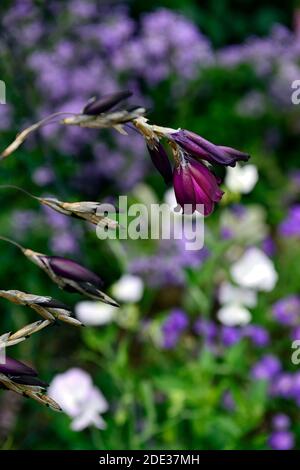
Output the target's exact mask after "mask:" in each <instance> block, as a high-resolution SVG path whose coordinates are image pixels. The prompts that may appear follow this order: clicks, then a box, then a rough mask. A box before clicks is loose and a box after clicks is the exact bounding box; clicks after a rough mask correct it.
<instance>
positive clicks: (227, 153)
mask: <svg viewBox="0 0 300 470" xmlns="http://www.w3.org/2000/svg"><path fill="white" fill-rule="evenodd" d="M169 137H170V139H171V140H173V141H174V142H176V144H177V145H179V147H180V148H181V149H183V150H184V151H185V152H186V153H187V154H189V155H191V156H193V157H195V158H198V159H202V160H207V161H208V162H210V163H218V164H220V165H224V166H235V165H236V163H237V162H238V161H244V162H247V161H248V160H249V158H250V155H248V154H247V153H243V152H240V151H239V150H235V149H233V148H231V147H224V146H220V145H215V144H213V143H212V142H210V141H209V140H206V139H204V138H203V137H201V136H200V135H198V134H196V133H195V132H191V131H187V130H184V129H182V130H179V131H177V132H174V133H172V134H170V136H169Z"/></svg>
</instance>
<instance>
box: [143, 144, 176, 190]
mask: <svg viewBox="0 0 300 470" xmlns="http://www.w3.org/2000/svg"><path fill="white" fill-rule="evenodd" d="M147 148H148V151H149V154H150V157H151V160H152V163H153V165H154V166H155V168H156V169H157V170H158V171H159V173H160V174H161V176H162V177H163V179H164V181H165V183H166V184H168V183H170V182H171V181H172V174H173V172H172V166H171V163H170V160H169V157H168V155H167V152H166V151H165V149H164V147H163V146H162V144H161V143H160V142H159V141H157V142H156V141H153V142H150V143H148V144H147Z"/></svg>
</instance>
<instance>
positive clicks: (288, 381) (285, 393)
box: [271, 372, 295, 398]
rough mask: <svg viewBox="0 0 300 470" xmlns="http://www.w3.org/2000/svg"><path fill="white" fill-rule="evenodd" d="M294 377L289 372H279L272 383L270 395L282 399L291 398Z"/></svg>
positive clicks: (293, 390)
mask: <svg viewBox="0 0 300 470" xmlns="http://www.w3.org/2000/svg"><path fill="white" fill-rule="evenodd" d="M294 392H295V389H294V377H293V374H291V373H289V372H281V373H280V374H278V375H277V376H276V377H275V378H274V381H273V383H272V386H271V394H272V395H273V396H279V397H282V398H293V396H294Z"/></svg>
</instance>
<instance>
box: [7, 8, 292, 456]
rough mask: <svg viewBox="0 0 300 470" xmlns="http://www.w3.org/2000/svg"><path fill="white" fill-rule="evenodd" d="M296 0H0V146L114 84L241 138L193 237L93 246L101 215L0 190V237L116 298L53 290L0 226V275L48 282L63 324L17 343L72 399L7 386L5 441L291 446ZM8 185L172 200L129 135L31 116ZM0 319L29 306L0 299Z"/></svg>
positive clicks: (37, 286)
mask: <svg viewBox="0 0 300 470" xmlns="http://www.w3.org/2000/svg"><path fill="white" fill-rule="evenodd" d="M298 8H300V6H299V5H298V4H297V2H292V1H287V2H285V3H284V5H283V4H282V2H280V1H279V0H277V1H275V0H272V1H271V0H270V1H269V0H261V1H256V0H251V1H250V0H249V1H245V0H243V1H241V0H210V1H202V2H197V1H196V0H195V1H193V0H172V1H167V0H166V1H158V0H151V1H150V0H144V1H143V2H140V1H137V0H132V1H105V0H102V1H97V0H70V1H69V2H59V1H57V0H48V1H47V2H43V1H38V0H36V1H34V0H11V1H5V0H3V1H1V6H0V15H1V28H0V36H1V41H0V79H1V80H3V81H4V82H5V83H6V104H1V105H0V148H1V149H4V148H5V147H6V146H7V145H8V144H9V143H10V141H11V140H13V138H14V137H15V135H16V133H17V132H18V131H19V130H20V129H22V128H24V127H26V126H27V125H29V124H31V123H33V122H35V121H36V120H38V119H40V118H41V117H44V116H46V115H47V114H49V113H51V112H54V111H60V110H64V111H72V112H73V111H75V112H80V110H81V109H82V107H83V105H84V103H85V102H86V101H87V100H88V99H89V98H90V97H91V96H94V95H95V94H96V95H101V94H107V93H111V92H114V91H117V90H120V89H130V90H132V91H133V92H134V97H133V99H132V100H131V101H132V104H138V105H143V106H145V107H146V108H147V109H148V117H149V118H150V119H151V121H152V122H155V123H156V124H160V125H163V126H167V127H174V128H177V127H183V128H186V129H190V130H193V131H195V132H197V133H199V134H200V135H202V136H204V137H205V138H207V139H210V140H212V141H213V142H215V143H217V144H221V145H228V146H232V147H235V148H238V149H240V150H242V151H246V152H249V153H250V154H251V155H252V158H251V160H250V161H249V164H247V165H246V166H244V167H238V169H237V170H229V171H228V172H227V173H225V172H224V173H223V174H222V175H221V176H222V177H224V184H223V186H224V189H225V191H226V195H225V197H224V198H223V201H222V203H221V204H219V205H218V207H217V208H216V210H215V212H214V214H213V215H212V216H210V217H209V218H208V219H206V224H205V229H206V239H205V247H204V248H203V249H202V250H199V251H196V252H193V251H192V252H188V251H186V250H185V246H184V243H183V242H182V241H176V242H175V241H153V240H152V241H151V240H136V241H118V240H111V241H100V240H98V238H97V237H96V233H95V228H94V227H91V226H90V225H87V224H85V223H84V222H81V221H80V220H78V221H77V220H70V219H69V218H66V217H64V216H63V215H59V214H57V213H55V212H53V211H51V210H50V209H49V210H45V208H42V207H40V206H39V205H38V203H37V202H36V201H34V200H32V199H30V198H29V197H26V196H25V195H24V194H21V193H20V192H18V191H16V190H13V189H4V188H1V187H0V198H1V211H0V234H1V235H4V236H9V237H10V238H12V239H13V240H15V241H17V242H19V243H21V244H22V245H23V246H26V247H29V248H32V249H33V250H35V251H38V252H41V253H47V254H52V255H59V256H65V257H69V258H72V259H74V260H77V261H78V262H80V263H82V264H84V265H85V266H88V267H89V268H90V269H93V270H94V271H95V272H97V273H98V274H99V275H100V276H101V277H102V278H103V279H104V281H105V285H106V292H107V293H109V294H111V295H112V296H113V297H114V298H116V299H117V300H119V301H120V303H121V304H122V307H121V308H120V309H118V310H117V311H116V309H112V308H110V307H107V306H104V305H103V304H99V303H98V302H93V301H91V302H89V301H88V302H87V301H86V299H83V298H82V297H81V296H80V295H76V294H75V295H74V294H68V293H65V292H63V291H60V290H59V289H58V288H57V286H56V285H54V284H53V283H51V282H50V281H49V279H48V277H47V276H46V275H45V274H44V273H43V272H42V271H40V270H39V269H38V268H37V267H36V266H34V265H33V264H31V263H30V262H29V261H28V260H27V259H26V258H24V257H22V255H21V254H20V253H19V252H18V250H17V248H15V247H13V246H10V245H8V244H7V243H5V242H4V241H0V243H1V249H0V266H1V267H0V278H1V289H19V290H23V291H26V292H30V293H34V294H40V295H50V296H53V297H54V298H58V299H60V300H62V301H64V302H65V303H67V304H68V305H71V306H72V307H73V308H74V311H75V314H76V316H77V317H78V318H80V319H82V321H84V322H85V323H86V325H87V328H85V329H82V330H79V329H76V328H73V329H72V328H71V327H68V325H64V324H62V325H61V326H53V327H50V328H48V329H46V330H44V331H43V332H40V333H39V334H38V335H34V336H33V337H32V338H30V339H28V340H27V341H25V342H24V343H22V344H20V345H18V346H15V347H12V348H10V350H9V351H8V354H9V355H10V356H12V357H14V358H15V359H19V360H21V361H24V362H26V363H28V364H32V365H33V366H34V367H35V368H36V369H37V370H38V371H39V375H40V377H41V378H42V379H44V380H47V381H48V382H49V383H50V390H49V393H51V395H52V396H53V397H55V399H56V400H57V401H58V402H59V403H61V405H62V406H63V408H64V411H65V413H55V412H53V411H51V410H48V409H47V408H44V407H42V406H39V405H38V404H37V403H35V402H33V401H31V400H25V399H23V398H22V397H19V396H17V395H15V394H13V393H11V392H4V391H1V392H0V393H1V394H0V442H1V447H2V448H3V449H269V448H273V449H290V448H299V447H300V424H299V422H300V420H299V418H300V410H299V406H300V368H299V367H300V366H299V365H297V364H296V363H293V362H297V361H292V353H293V349H292V343H293V341H295V340H297V339H298V340H300V296H299V294H300V292H299V291H300V243H299V239H300V168H299V144H300V141H299V130H300V105H297V104H293V103H292V100H291V95H292V92H293V89H292V83H293V81H294V80H300V9H298ZM0 179H1V184H9V183H10V184H15V185H18V186H20V187H21V188H24V189H26V190H27V191H30V192H31V193H33V194H35V195H37V196H46V195H47V196H54V197H57V198H59V199H60V200H65V201H80V200H97V201H114V200H115V199H116V198H117V197H118V196H119V195H120V194H126V195H128V197H129V200H130V201H131V202H142V203H145V204H151V203H154V202H162V201H167V202H169V203H171V202H170V201H173V199H174V196H173V193H172V188H167V187H166V186H165V184H164V182H163V180H162V179H161V177H160V175H159V174H157V173H156V171H155V170H154V169H153V167H152V165H151V161H149V156H148V154H147V151H146V149H145V145H144V142H143V140H142V139H141V138H140V137H139V135H137V134H133V135H130V137H126V136H121V135H119V134H117V133H116V132H115V131H113V130H105V131H94V130H88V129H79V128H75V127H74V128H68V129H67V128H62V127H59V126H55V125H53V126H47V127H44V128H43V129H42V130H41V131H40V132H39V133H36V134H35V135H32V136H31V137H30V138H29V139H28V141H27V142H26V145H24V146H22V147H21V148H20V149H19V150H18V151H17V152H16V153H15V154H14V155H12V156H11V157H10V158H8V159H7V160H5V161H4V162H2V163H1V166H0ZM0 308H1V317H0V323H1V333H5V332H8V331H15V330H17V329H18V328H21V327H22V326H23V325H25V324H27V323H29V322H31V321H35V320H36V319H37V318H36V316H35V315H34V313H33V312H32V311H30V310H28V309H26V308H25V307H19V306H15V305H13V304H10V303H9V302H7V301H6V300H4V299H0Z"/></svg>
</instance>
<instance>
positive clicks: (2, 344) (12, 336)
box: [0, 320, 52, 350]
mask: <svg viewBox="0 0 300 470" xmlns="http://www.w3.org/2000/svg"><path fill="white" fill-rule="evenodd" d="M51 323H52V322H51V321H50V320H38V321H36V322H34V323H30V325H26V326H24V327H23V328H21V329H20V330H18V331H17V332H16V333H11V332H9V333H5V334H4V335H1V336H0V350H1V349H2V348H7V347H9V346H15V344H18V343H21V342H22V341H25V339H27V338H29V336H31V335H33V334H34V333H37V332H38V331H41V330H43V329H44V328H46V326H48V325H50V324H51Z"/></svg>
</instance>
